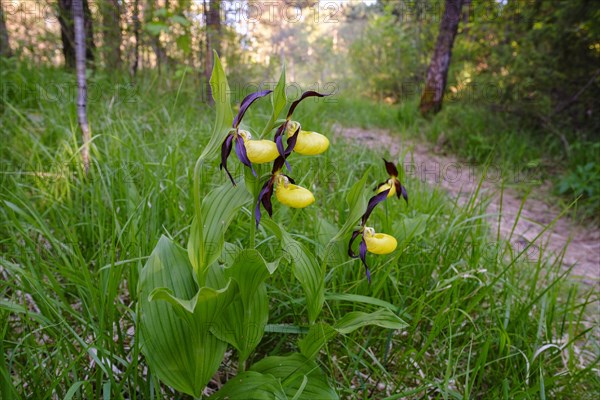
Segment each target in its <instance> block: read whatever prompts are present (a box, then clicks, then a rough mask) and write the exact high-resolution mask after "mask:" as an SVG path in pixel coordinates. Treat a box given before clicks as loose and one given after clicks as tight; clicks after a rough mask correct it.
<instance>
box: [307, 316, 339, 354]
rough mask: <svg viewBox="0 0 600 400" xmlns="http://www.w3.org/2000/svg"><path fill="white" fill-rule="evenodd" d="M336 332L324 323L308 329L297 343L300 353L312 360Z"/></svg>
mask: <svg viewBox="0 0 600 400" xmlns="http://www.w3.org/2000/svg"><path fill="white" fill-rule="evenodd" d="M335 335H337V331H336V330H335V329H334V328H333V327H332V326H331V325H329V324H327V323H325V322H319V323H317V324H314V325H313V326H311V327H310V330H309V331H308V333H307V334H306V336H304V337H303V338H302V339H300V340H299V341H298V348H299V349H300V353H302V355H303V356H304V357H306V358H308V359H312V358H314V357H316V356H317V354H319V351H321V348H322V347H323V346H325V343H327V342H328V341H330V340H331V339H332V338H333V337H334V336H335Z"/></svg>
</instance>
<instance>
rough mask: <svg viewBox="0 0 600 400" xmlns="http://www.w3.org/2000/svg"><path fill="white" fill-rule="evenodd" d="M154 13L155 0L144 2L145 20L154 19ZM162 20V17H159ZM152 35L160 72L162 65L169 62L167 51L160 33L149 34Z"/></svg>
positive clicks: (167, 6)
mask: <svg viewBox="0 0 600 400" xmlns="http://www.w3.org/2000/svg"><path fill="white" fill-rule="evenodd" d="M168 8H169V5H168V2H167V4H165V9H168ZM153 13H154V1H153V0H147V1H146V2H145V4H144V22H146V23H148V22H150V21H152V15H153ZM159 19H160V20H162V17H160V18H159ZM149 36H150V47H152V50H153V51H154V54H155V55H156V65H157V66H158V72H159V73H160V70H161V66H162V65H166V64H167V63H168V58H167V52H166V51H165V49H164V48H163V47H162V45H161V44H160V35H158V36H155V35H149Z"/></svg>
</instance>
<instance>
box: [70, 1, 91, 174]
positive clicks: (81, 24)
mask: <svg viewBox="0 0 600 400" xmlns="http://www.w3.org/2000/svg"><path fill="white" fill-rule="evenodd" d="M83 14H84V13H83V0H73V22H74V23H73V25H74V30H75V64H76V71H77V120H78V121H79V127H80V128H81V132H82V134H83V146H82V148H81V159H82V161H83V168H84V169H85V173H86V175H87V173H88V170H89V166H90V139H91V135H90V127H89V125H88V120H87V86H86V83H85V61H86V57H85V56H86V52H85V42H86V40H85V39H86V38H85V21H84V18H83Z"/></svg>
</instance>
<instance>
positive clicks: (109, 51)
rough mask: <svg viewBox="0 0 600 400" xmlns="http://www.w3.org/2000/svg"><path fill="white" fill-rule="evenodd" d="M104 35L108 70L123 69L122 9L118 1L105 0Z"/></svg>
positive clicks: (102, 8) (102, 3)
mask: <svg viewBox="0 0 600 400" xmlns="http://www.w3.org/2000/svg"><path fill="white" fill-rule="evenodd" d="M100 7H101V10H102V24H103V27H102V35H103V38H104V49H103V50H104V59H105V62H106V67H107V68H108V69H113V70H114V69H119V68H121V38H122V35H121V9H120V5H119V2H118V0H103V1H102V2H101V3H100Z"/></svg>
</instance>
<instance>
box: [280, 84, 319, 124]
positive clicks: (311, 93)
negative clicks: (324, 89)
mask: <svg viewBox="0 0 600 400" xmlns="http://www.w3.org/2000/svg"><path fill="white" fill-rule="evenodd" d="M325 96H329V95H328V94H324V93H319V92H315V91H314V90H309V91H306V92H304V93H302V95H301V96H300V98H299V99H298V100H296V101H294V102H293V103H292V105H291V106H290V109H289V110H288V113H287V119H290V117H291V116H292V114H293V113H294V110H296V107H298V104H300V102H301V101H302V100H304V99H306V98H307V97H325Z"/></svg>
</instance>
